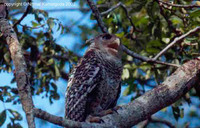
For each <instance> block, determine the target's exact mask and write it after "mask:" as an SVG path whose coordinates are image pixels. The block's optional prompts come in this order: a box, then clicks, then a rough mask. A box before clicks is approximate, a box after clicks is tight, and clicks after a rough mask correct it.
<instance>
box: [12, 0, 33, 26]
mask: <svg viewBox="0 0 200 128" xmlns="http://www.w3.org/2000/svg"><path fill="white" fill-rule="evenodd" d="M31 2H32V0H28V3H29V4H28V7H27V9H26V11H25V13H24V14H23V16H22V17H21V18H20V19H19V20H18V21H17V22H16V23H15V24H14V25H13V28H15V27H16V26H17V25H18V24H20V23H21V21H22V20H23V19H24V18H25V17H26V16H27V15H28V13H29V12H30V10H31V4H30V3H31Z"/></svg>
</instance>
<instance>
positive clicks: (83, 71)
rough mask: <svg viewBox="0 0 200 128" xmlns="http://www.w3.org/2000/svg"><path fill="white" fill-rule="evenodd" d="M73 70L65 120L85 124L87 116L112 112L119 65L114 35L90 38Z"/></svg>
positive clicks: (117, 94) (117, 44)
mask: <svg viewBox="0 0 200 128" xmlns="http://www.w3.org/2000/svg"><path fill="white" fill-rule="evenodd" d="M91 41H92V44H91V45H90V47H89V49H88V50H87V52H86V53H85V55H84V57H83V58H82V59H81V60H80V62H79V64H78V65H77V66H76V67H75V68H74V69H73V71H72V73H71V76H70V78H69V82H68V87H67V91H66V102H65V118H67V119H71V120H74V121H80V122H82V121H85V119H86V117H87V116H88V115H90V114H97V113H99V112H101V111H103V110H107V109H109V108H113V107H114V106H115V105H116V102H117V99H118V97H119V93H120V89H121V85H120V81H121V73H122V63H121V57H120V41H119V38H117V37H116V36H115V35H110V34H102V35H99V36H97V37H96V38H94V39H93V40H91Z"/></svg>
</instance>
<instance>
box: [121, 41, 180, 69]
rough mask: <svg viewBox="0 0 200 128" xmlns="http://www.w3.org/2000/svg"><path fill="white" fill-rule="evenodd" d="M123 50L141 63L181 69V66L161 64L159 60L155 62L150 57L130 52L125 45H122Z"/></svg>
mask: <svg viewBox="0 0 200 128" xmlns="http://www.w3.org/2000/svg"><path fill="white" fill-rule="evenodd" d="M122 50H123V51H124V52H125V53H126V54H128V55H130V56H132V57H133V58H136V59H139V60H141V61H144V62H147V63H156V64H162V65H167V66H173V67H177V68H178V67H180V65H177V64H172V63H166V62H161V61H157V60H154V59H151V58H148V57H145V56H141V55H139V54H137V53H135V52H133V51H131V50H129V49H128V48H126V47H125V46H124V45H122Z"/></svg>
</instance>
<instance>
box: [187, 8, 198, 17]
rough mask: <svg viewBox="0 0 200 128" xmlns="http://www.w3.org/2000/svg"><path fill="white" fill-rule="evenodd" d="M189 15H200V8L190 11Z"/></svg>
mask: <svg viewBox="0 0 200 128" xmlns="http://www.w3.org/2000/svg"><path fill="white" fill-rule="evenodd" d="M189 15H190V16H191V18H194V17H199V15H200V10H196V11H194V12H192V13H190V14H189Z"/></svg>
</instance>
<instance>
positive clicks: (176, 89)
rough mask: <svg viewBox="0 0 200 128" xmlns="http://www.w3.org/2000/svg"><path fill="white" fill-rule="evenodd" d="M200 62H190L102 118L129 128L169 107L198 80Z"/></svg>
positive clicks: (109, 122) (107, 122) (118, 125)
mask: <svg viewBox="0 0 200 128" xmlns="http://www.w3.org/2000/svg"><path fill="white" fill-rule="evenodd" d="M199 77H200V60H197V59H196V60H191V61H189V62H187V63H185V64H184V65H183V66H181V67H180V68H178V69H177V70H176V71H175V72H174V73H173V74H172V75H171V76H169V77H168V78H167V79H166V80H165V81H164V82H163V83H162V84H161V85H159V86H158V87H156V88H154V89H152V90H150V91H148V92H146V93H145V94H144V95H142V96H140V97H139V98H137V99H136V100H134V101H133V102H131V103H129V104H127V105H124V106H122V108H121V109H120V110H118V111H117V113H115V114H111V115H107V116H104V117H103V118H102V120H103V121H104V122H105V123H106V124H112V125H115V126H117V127H131V126H133V125H136V124H137V123H139V122H141V121H143V120H145V119H147V118H149V117H150V116H151V115H152V114H154V113H156V112H157V111H159V110H161V109H162V108H164V107H167V106H169V105H171V104H172V103H174V102H176V101H177V100H178V99H180V98H181V97H182V96H183V95H185V94H186V93H187V92H188V91H189V90H190V89H191V88H192V87H194V86H195V85H196V84H197V83H198V82H199V81H200V80H199Z"/></svg>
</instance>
